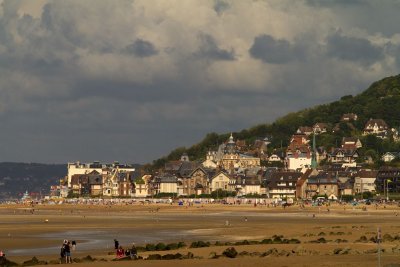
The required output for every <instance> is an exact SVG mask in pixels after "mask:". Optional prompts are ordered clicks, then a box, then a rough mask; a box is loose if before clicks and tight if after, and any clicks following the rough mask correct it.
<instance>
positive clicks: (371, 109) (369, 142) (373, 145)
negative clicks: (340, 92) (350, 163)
mask: <svg viewBox="0 0 400 267" xmlns="http://www.w3.org/2000/svg"><path fill="white" fill-rule="evenodd" d="M344 113H356V114H357V115H358V120H357V121H356V122H353V123H351V125H350V124H347V123H340V124H339V126H340V131H338V132H335V133H334V134H332V133H326V134H322V135H320V136H318V137H317V144H318V146H324V147H325V148H326V149H327V150H329V149H330V148H331V147H334V146H336V145H339V144H340V141H341V139H342V137H343V136H358V137H360V139H361V141H362V143H363V145H364V147H363V149H362V151H361V152H362V153H366V154H367V155H371V156H373V157H374V158H375V159H378V158H379V156H378V155H379V154H380V153H384V152H387V151H400V146H399V142H397V143H396V142H393V141H391V140H381V139H379V138H376V137H375V136H366V137H365V136H361V132H362V129H363V128H364V125H365V123H366V122H367V121H368V119H370V118H374V119H383V120H385V121H386V123H387V124H388V125H389V127H390V128H397V129H398V128H399V126H400V75H397V76H392V77H387V78H384V79H382V80H380V81H377V82H374V83H373V84H372V85H371V86H370V87H369V88H368V89H367V90H365V91H364V92H363V93H361V94H359V95H356V96H352V95H348V96H343V97H342V98H341V99H340V100H338V101H335V102H332V103H329V104H324V105H319V106H315V107H313V108H308V109H305V110H301V111H298V112H294V113H289V114H288V115H286V116H284V117H282V118H279V119H277V120H276V121H275V122H273V123H271V124H260V125H257V126H254V127H252V128H250V129H245V130H242V131H241V132H238V133H234V136H235V139H244V140H246V142H247V144H252V143H253V142H254V140H256V138H260V137H265V136H268V137H270V139H271V140H270V141H271V145H270V148H271V150H273V149H279V148H280V147H281V146H282V147H285V146H287V143H288V141H289V138H290V136H291V135H292V134H293V133H295V131H296V130H297V129H298V127H299V126H312V125H313V124H314V123H316V122H322V123H330V124H331V125H332V127H333V126H335V125H336V124H337V123H339V121H340V118H341V116H342V115H343V114H344ZM228 137H229V133H226V134H216V133H209V134H207V135H206V137H205V138H204V139H203V140H202V141H201V142H200V143H198V144H195V145H193V146H191V147H189V148H185V147H181V148H177V149H175V150H173V151H172V152H171V153H170V154H169V155H168V156H165V157H163V158H161V159H157V160H155V161H154V162H153V164H152V165H149V166H147V167H148V168H150V169H153V170H154V169H158V168H160V167H162V166H164V163H165V162H167V161H169V160H176V159H179V157H180V156H181V155H182V153H184V152H186V153H187V154H188V155H189V157H190V158H191V159H192V160H196V159H203V158H204V157H205V155H206V153H207V151H208V150H209V149H216V147H217V145H218V144H221V143H222V142H224V141H226V140H227V139H228Z"/></svg>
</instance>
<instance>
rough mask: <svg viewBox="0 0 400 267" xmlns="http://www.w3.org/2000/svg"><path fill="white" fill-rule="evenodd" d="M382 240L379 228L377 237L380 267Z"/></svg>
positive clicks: (379, 263) (379, 265)
mask: <svg viewBox="0 0 400 267" xmlns="http://www.w3.org/2000/svg"><path fill="white" fill-rule="evenodd" d="M381 239H382V232H381V228H380V227H378V229H377V236H376V243H377V245H378V267H381V245H380V244H381Z"/></svg>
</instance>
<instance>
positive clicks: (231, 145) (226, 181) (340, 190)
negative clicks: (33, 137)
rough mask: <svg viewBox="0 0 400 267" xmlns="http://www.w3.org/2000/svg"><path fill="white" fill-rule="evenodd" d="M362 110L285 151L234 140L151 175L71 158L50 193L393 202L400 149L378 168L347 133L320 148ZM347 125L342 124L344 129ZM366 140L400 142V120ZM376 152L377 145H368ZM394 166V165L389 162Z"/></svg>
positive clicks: (382, 125) (308, 131) (299, 134)
mask: <svg viewBox="0 0 400 267" xmlns="http://www.w3.org/2000/svg"><path fill="white" fill-rule="evenodd" d="M357 119H358V118H357V114H354V113H347V114H343V115H342V116H341V119H340V121H339V122H337V123H336V124H334V125H332V124H328V123H323V122H321V123H315V124H314V125H304V126H301V127H299V128H298V129H297V131H296V132H294V133H293V134H292V136H291V138H290V140H289V142H288V146H287V147H285V148H283V149H282V148H271V147H269V145H270V140H269V138H268V137H260V138H258V139H256V140H255V141H254V142H253V143H251V144H249V143H246V142H245V141H244V140H239V139H235V135H234V134H231V135H230V137H229V138H228V139H227V140H226V141H225V142H224V143H223V144H220V145H219V146H218V149H217V150H209V151H208V152H207V154H206V157H205V158H203V159H202V160H192V159H191V158H190V157H189V156H188V155H187V154H186V153H184V154H182V156H181V157H180V159H179V160H174V161H168V162H166V163H165V165H164V166H163V168H160V169H157V170H155V171H152V172H145V171H143V170H135V168H134V167H133V166H132V165H125V164H120V163H118V162H114V163H112V164H103V163H100V162H93V163H80V162H75V163H68V175H67V176H66V177H65V178H63V179H61V180H60V184H59V185H54V186H52V187H51V193H50V195H51V196H53V197H54V196H60V197H64V198H67V197H70V198H71V197H72V198H73V197H91V198H96V197H97V198H149V197H152V198H192V199H193V198H208V199H219V198H225V199H226V198H233V197H235V198H253V199H254V198H258V199H263V201H265V200H266V199H269V200H272V201H278V200H279V201H286V202H287V203H291V202H292V201H294V200H297V199H303V200H305V199H308V200H311V199H314V200H315V199H329V200H344V201H352V200H354V199H356V198H357V199H364V200H367V199H369V198H372V197H373V196H378V197H379V198H380V199H381V200H390V199H391V194H392V196H394V195H395V194H396V193H397V192H398V191H399V189H400V179H399V178H400V168H399V167H396V165H393V164H391V163H392V162H397V161H399V158H400V153H399V151H392V152H385V153H382V154H380V155H379V160H380V161H381V162H382V166H380V167H379V168H375V169H374V168H371V167H370V166H371V164H372V163H373V161H374V159H373V157H372V156H371V155H370V154H368V153H365V152H364V153H363V154H360V150H361V149H362V148H363V146H364V144H363V142H362V141H361V140H360V138H359V137H357V136H345V137H342V140H341V142H338V143H337V147H332V148H330V149H327V148H324V147H323V146H319V145H318V143H317V141H316V140H318V139H320V138H319V137H323V136H324V134H327V133H334V132H335V131H339V130H340V127H341V126H342V125H343V124H345V125H346V127H350V128H351V127H354V126H353V123H355V122H357ZM342 127H343V126H342ZM361 136H362V137H368V136H372V137H374V138H375V139H380V140H391V142H398V141H399V133H398V130H397V128H396V126H395V125H393V126H389V125H387V123H386V122H385V121H384V120H382V119H373V118H371V119H369V120H368V121H367V123H366V124H365V126H364V129H363V131H362V134H361ZM369 151H370V150H369ZM390 165H392V166H390Z"/></svg>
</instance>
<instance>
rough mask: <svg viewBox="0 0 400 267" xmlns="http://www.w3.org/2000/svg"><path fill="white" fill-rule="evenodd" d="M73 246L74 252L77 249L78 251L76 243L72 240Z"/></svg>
mask: <svg viewBox="0 0 400 267" xmlns="http://www.w3.org/2000/svg"><path fill="white" fill-rule="evenodd" d="M71 244H72V251H75V249H76V241H75V240H72V242H71Z"/></svg>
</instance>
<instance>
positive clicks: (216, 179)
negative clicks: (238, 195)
mask: <svg viewBox="0 0 400 267" xmlns="http://www.w3.org/2000/svg"><path fill="white" fill-rule="evenodd" d="M231 180H234V178H232V177H230V176H229V175H228V174H227V173H225V172H223V171H220V172H218V173H217V174H216V175H214V176H213V177H212V178H211V183H210V184H211V188H210V191H211V192H213V191H217V190H224V191H234V190H235V188H232V187H231V186H230V185H231V184H232V182H231Z"/></svg>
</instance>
